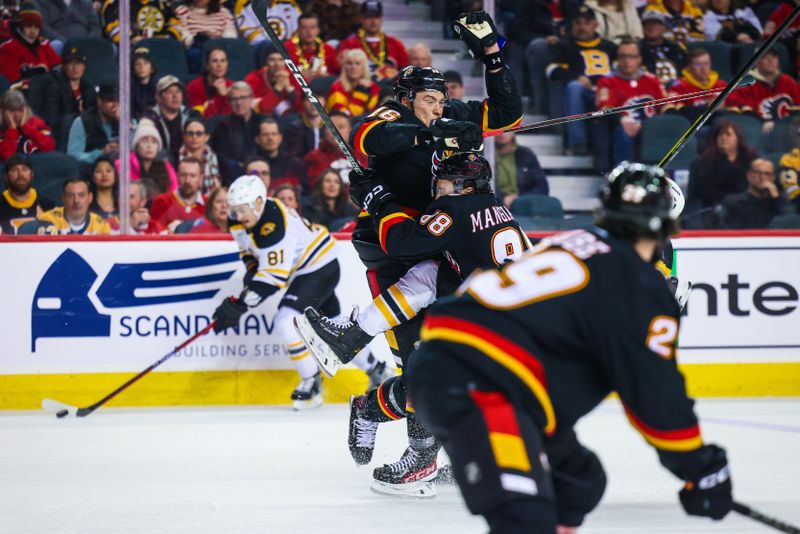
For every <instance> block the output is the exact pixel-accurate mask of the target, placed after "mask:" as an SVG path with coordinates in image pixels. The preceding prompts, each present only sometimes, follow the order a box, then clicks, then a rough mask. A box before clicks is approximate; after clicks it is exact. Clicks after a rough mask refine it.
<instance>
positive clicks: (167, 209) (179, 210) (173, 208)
mask: <svg viewBox="0 0 800 534" xmlns="http://www.w3.org/2000/svg"><path fill="white" fill-rule="evenodd" d="M202 185H203V166H202V163H200V160H198V159H195V158H192V157H188V158H186V159H184V160H182V161H181V162H180V164H179V165H178V188H177V189H176V190H175V191H173V192H171V193H163V194H161V195H158V196H157V197H155V198H154V199H153V205H152V207H151V208H150V215H151V216H152V217H153V219H155V220H156V221H158V222H160V223H161V224H162V225H164V226H165V227H166V228H167V229H168V230H169V231H170V232H174V231H175V227H177V226H178V225H179V224H180V223H181V222H183V221H185V220H188V219H199V218H201V217H202V216H203V215H204V214H205V210H206V197H204V196H203V193H201V192H200V187H201V186H202Z"/></svg>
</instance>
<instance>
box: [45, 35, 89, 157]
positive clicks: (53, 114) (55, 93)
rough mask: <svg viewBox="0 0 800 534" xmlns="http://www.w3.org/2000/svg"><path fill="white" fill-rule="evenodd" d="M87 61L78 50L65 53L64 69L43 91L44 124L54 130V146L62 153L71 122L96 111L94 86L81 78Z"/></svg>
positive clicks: (56, 73) (59, 71) (73, 49)
mask: <svg viewBox="0 0 800 534" xmlns="http://www.w3.org/2000/svg"><path fill="white" fill-rule="evenodd" d="M85 73H86V57H85V56H84V55H83V54H82V53H81V51H80V50H79V49H78V48H75V47H71V48H70V49H69V50H67V51H66V52H65V53H64V65H63V67H62V68H61V70H58V71H56V72H54V73H53V81H52V82H50V83H49V84H48V85H47V88H46V89H45V99H44V120H45V121H46V122H47V124H49V125H50V126H52V127H53V137H55V138H56V145H57V146H58V148H59V150H63V149H64V147H65V146H66V143H67V134H68V133H69V127H70V126H71V125H72V121H73V120H75V117H76V116H77V115H80V114H81V113H83V112H84V111H86V110H87V109H92V108H96V107H97V93H96V92H95V90H94V86H93V85H92V84H91V83H89V81H88V80H87V79H86V78H84V74H85Z"/></svg>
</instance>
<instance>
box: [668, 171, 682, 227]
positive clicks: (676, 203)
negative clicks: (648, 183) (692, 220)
mask: <svg viewBox="0 0 800 534" xmlns="http://www.w3.org/2000/svg"><path fill="white" fill-rule="evenodd" d="M665 178H666V180H667V184H668V185H669V196H671V197H672V207H671V208H670V210H669V217H670V219H672V220H673V221H677V220H678V217H680V216H681V213H683V207H684V206H685V205H686V198H684V196H683V191H681V186H679V185H678V184H677V183H675V181H674V180H672V179H671V178H667V177H665Z"/></svg>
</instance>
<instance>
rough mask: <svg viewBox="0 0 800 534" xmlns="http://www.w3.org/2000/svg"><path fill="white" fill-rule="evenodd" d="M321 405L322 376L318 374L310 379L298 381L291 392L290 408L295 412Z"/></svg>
mask: <svg viewBox="0 0 800 534" xmlns="http://www.w3.org/2000/svg"><path fill="white" fill-rule="evenodd" d="M320 404H322V376H320V374H319V373H317V374H315V375H314V376H312V377H311V378H304V379H302V380H300V383H299V384H297V387H296V388H294V391H293V392H292V408H294V409H295V410H297V411H300V410H310V409H311V408H316V407H317V406H319V405H320Z"/></svg>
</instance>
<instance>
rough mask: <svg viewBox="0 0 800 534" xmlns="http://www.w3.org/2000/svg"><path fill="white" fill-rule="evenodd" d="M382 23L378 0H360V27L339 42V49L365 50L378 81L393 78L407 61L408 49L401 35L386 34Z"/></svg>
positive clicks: (373, 77)
mask: <svg viewBox="0 0 800 534" xmlns="http://www.w3.org/2000/svg"><path fill="white" fill-rule="evenodd" d="M382 26H383V5H382V4H381V3H380V2H379V1H378V0H366V2H364V3H363V4H361V28H359V30H358V32H356V34H355V35H352V36H350V37H348V38H347V39H345V40H344V41H342V42H341V43H340V44H339V53H342V52H344V51H345V50H351V49H354V48H355V49H357V50H362V51H363V52H364V53H365V54H366V55H367V58H368V60H369V70H370V72H371V73H372V79H373V80H375V81H380V80H390V79H392V78H394V77H395V76H396V75H397V73H398V72H399V71H400V69H402V68H403V67H405V66H407V65H408V52H406V47H405V45H404V44H403V42H402V41H400V39H398V38H396V37H392V36H391V35H386V34H385V33H383V31H381V27H382Z"/></svg>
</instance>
